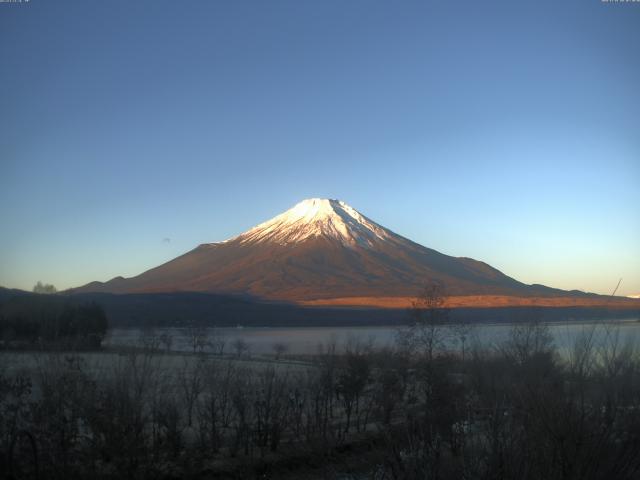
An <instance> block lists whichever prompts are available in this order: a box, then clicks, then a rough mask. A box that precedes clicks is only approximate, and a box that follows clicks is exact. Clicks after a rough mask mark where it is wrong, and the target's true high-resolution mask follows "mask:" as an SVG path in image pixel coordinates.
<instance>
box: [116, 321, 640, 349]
mask: <svg viewBox="0 0 640 480" xmlns="http://www.w3.org/2000/svg"><path fill="white" fill-rule="evenodd" d="M548 325H549V330H550V332H551V334H552V336H553V340H554V344H555V345H556V347H557V348H558V349H559V350H560V351H566V350H567V349H569V348H570V347H571V346H572V345H574V343H575V341H576V339H578V338H580V336H583V335H587V334H589V333H590V332H594V335H595V338H596V339H597V340H598V341H600V342H601V341H603V340H604V339H609V341H611V340H612V339H618V341H619V342H620V343H622V344H626V343H634V344H637V342H638V341H640V322H638V321H637V319H635V318H632V319H627V320H620V319H616V320H609V321H602V322H597V323H596V322H580V321H575V322H570V323H551V324H548ZM604 325H606V328H605V326H604ZM399 328H402V327H396V326H392V327H384V326H371V327H245V328H230V327H219V328H208V329H207V334H208V336H209V337H210V338H214V337H216V336H221V337H222V338H224V339H225V340H226V347H225V352H228V353H231V351H232V347H231V344H232V342H234V341H235V340H236V339H239V338H240V339H243V340H244V341H245V342H246V343H247V344H248V346H249V348H250V352H251V354H252V355H265V354H273V352H274V351H273V347H274V345H275V344H277V343H281V344H284V345H286V347H287V353H290V354H296V355H299V354H315V353H317V352H318V347H319V345H321V344H323V345H327V344H329V343H334V342H335V343H336V344H337V346H338V349H339V350H343V349H344V346H345V345H346V343H347V342H348V341H353V339H357V340H359V341H361V342H372V343H373V345H374V346H375V347H377V348H382V347H385V346H390V345H393V343H394V341H395V338H396V335H397V332H398V329H399ZM511 329H512V324H504V323H501V324H480V325H476V326H474V328H473V329H472V332H471V333H470V334H469V336H468V340H467V345H468V346H470V345H472V344H480V345H482V346H484V347H491V346H493V345H496V344H499V343H500V342H502V341H503V340H505V339H506V338H508V336H509V332H510V331H511ZM154 332H155V333H156V334H161V333H167V334H169V335H171V337H172V345H171V350H174V351H191V350H192V347H191V346H190V344H189V338H188V333H187V331H186V330H185V329H182V328H159V329H156V330H154ZM141 333H142V332H141V330H139V329H135V328H116V329H113V330H110V332H109V334H108V336H107V338H106V339H105V342H104V345H106V346H133V345H139V341H140V336H141ZM448 343H449V344H450V346H451V348H454V341H453V339H449V340H448Z"/></svg>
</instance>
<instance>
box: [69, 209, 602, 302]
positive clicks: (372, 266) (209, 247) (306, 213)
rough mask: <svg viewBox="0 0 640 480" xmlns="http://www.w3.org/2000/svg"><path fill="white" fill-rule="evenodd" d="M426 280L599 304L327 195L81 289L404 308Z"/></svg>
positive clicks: (478, 297)
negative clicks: (401, 230) (415, 236)
mask: <svg viewBox="0 0 640 480" xmlns="http://www.w3.org/2000/svg"><path fill="white" fill-rule="evenodd" d="M427 281H437V282H440V283H442V285H443V286H444V288H445V289H446V293H447V295H450V296H452V298H456V297H457V298H465V299H466V300H465V301H463V302H462V304H465V305H466V304H469V305H474V304H476V305H481V304H482V302H483V301H485V303H486V299H488V298H489V299H493V300H491V301H489V303H491V304H492V305H493V304H495V303H496V302H497V303H498V304H504V303H505V301H504V298H508V299H516V298H519V299H523V298H532V297H546V298H556V299H558V297H565V298H566V297H572V298H574V299H575V298H576V297H582V298H585V299H586V298H588V297H593V296H592V295H588V294H584V293H581V292H576V291H572V292H567V291H564V290H557V289H552V288H549V287H545V286H542V285H526V284H524V283H521V282H519V281H517V280H515V279H513V278H511V277H509V276H507V275H505V274H503V273H502V272H500V271H499V270H497V269H495V268H493V267H491V266H490V265H488V264H486V263H483V262H480V261H477V260H473V259H471V258H465V257H452V256H449V255H444V254H442V253H439V252H437V251H435V250H432V249H430V248H427V247H424V246H422V245H419V244H417V243H415V242H412V241H411V240H409V239H407V238H404V237H402V236H400V235H398V234H396V233H394V232H392V231H391V230H388V229H387V228H385V227H383V226H381V225H379V224H377V223H376V222H374V221H373V220H371V219H369V218H367V217H366V216H364V215H362V214H361V213H360V212H358V211H357V210H355V209H354V208H352V207H350V206H349V205H347V204H346V203H344V202H342V201H339V200H329V199H320V198H313V199H308V200H304V201H302V202H300V203H298V204H297V205H295V206H294V207H293V208H291V209H289V210H287V211H286V212H284V213H282V214H280V215H278V216H276V217H274V218H272V219H271V220H268V221H266V222H264V223H262V224H260V225H258V226H256V227H254V228H252V229H250V230H248V231H246V232H245V233H242V234H241V235H239V236H237V237H234V238H231V239H229V240H226V241H223V242H217V243H206V244H202V245H200V246H198V247H196V248H195V249H193V250H191V251H190V252H187V253H185V254H184V255H182V256H180V257H177V258H175V259H173V260H171V261H169V262H167V263H165V264H163V265H160V266H158V267H156V268H152V269H151V270H148V271H146V272H144V273H142V274H140V275H138V276H136V277H132V278H122V277H116V278H114V279H112V280H110V281H108V282H104V283H102V282H92V283H89V284H87V285H85V286H83V287H80V288H77V289H74V290H73V292H107V293H159V292H163V293H168V292H207V293H223V294H244V295H249V296H251V297H256V298H259V299H262V300H278V301H293V302H297V303H303V304H311V305H313V304H323V305H377V306H400V305H404V304H406V303H407V301H408V299H410V298H412V297H415V296H416V294H417V293H418V292H419V291H420V289H421V287H422V286H423V285H424V284H425V283H426V282H427ZM482 299H484V300H482ZM496 299H497V300H496ZM525 303H526V302H525ZM528 303H531V302H528ZM556 303H557V302H556ZM506 304H522V302H521V301H515V303H514V301H507V302H506Z"/></svg>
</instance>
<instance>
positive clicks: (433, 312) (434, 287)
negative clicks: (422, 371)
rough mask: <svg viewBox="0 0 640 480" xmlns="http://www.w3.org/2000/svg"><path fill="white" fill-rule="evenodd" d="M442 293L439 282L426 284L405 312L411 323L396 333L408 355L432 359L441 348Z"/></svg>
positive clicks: (444, 316) (443, 322)
mask: <svg viewBox="0 0 640 480" xmlns="http://www.w3.org/2000/svg"><path fill="white" fill-rule="evenodd" d="M446 299H447V297H446V292H445V288H444V286H443V284H442V283H440V282H436V281H429V282H427V284H426V285H425V286H424V288H423V290H422V292H421V294H420V295H419V296H418V297H417V298H416V299H415V300H414V301H413V302H412V304H411V308H410V310H409V313H410V316H411V324H410V325H409V327H408V328H407V329H405V330H401V331H400V332H399V334H398V341H399V343H400V345H401V346H402V347H403V348H404V349H405V350H407V351H408V352H409V353H414V352H416V353H421V354H422V355H424V356H425V357H426V358H427V359H428V360H432V359H433V357H434V355H435V354H436V352H437V351H438V350H440V349H441V348H443V347H444V339H445V337H446V324H447V321H448V319H449V311H448V309H447V308H445V302H446Z"/></svg>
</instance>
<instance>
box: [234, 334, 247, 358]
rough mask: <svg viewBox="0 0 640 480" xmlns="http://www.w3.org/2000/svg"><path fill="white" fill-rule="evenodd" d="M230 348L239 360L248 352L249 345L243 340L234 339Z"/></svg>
mask: <svg viewBox="0 0 640 480" xmlns="http://www.w3.org/2000/svg"><path fill="white" fill-rule="evenodd" d="M232 347H233V350H234V351H235V352H236V355H237V356H238V358H241V357H242V356H243V355H245V354H248V352H249V344H248V343H247V342H246V341H245V340H244V338H240V337H238V338H236V339H235V340H234V341H233V343H232Z"/></svg>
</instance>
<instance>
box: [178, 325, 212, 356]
mask: <svg viewBox="0 0 640 480" xmlns="http://www.w3.org/2000/svg"><path fill="white" fill-rule="evenodd" d="M184 334H185V337H186V341H187V343H188V345H189V346H190V347H191V348H192V349H193V353H196V352H200V353H202V352H203V351H204V349H205V348H206V347H207V346H208V345H210V343H209V334H208V332H207V329H206V328H205V327H203V326H200V325H189V326H188V327H187V328H185V330H184Z"/></svg>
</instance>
